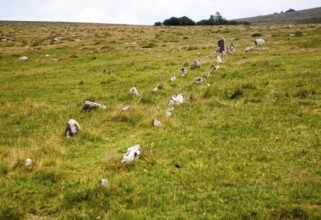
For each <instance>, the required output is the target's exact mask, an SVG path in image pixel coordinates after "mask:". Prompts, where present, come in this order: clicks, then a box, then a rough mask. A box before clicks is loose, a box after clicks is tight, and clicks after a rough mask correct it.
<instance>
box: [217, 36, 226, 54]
mask: <svg viewBox="0 0 321 220" xmlns="http://www.w3.org/2000/svg"><path fill="white" fill-rule="evenodd" d="M217 46H218V47H219V48H220V53H223V52H225V39H224V38H221V39H220V40H219V41H218V42H217Z"/></svg>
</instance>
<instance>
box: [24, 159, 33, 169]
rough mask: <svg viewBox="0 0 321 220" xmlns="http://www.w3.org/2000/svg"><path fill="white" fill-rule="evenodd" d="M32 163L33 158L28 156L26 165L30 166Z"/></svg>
mask: <svg viewBox="0 0 321 220" xmlns="http://www.w3.org/2000/svg"><path fill="white" fill-rule="evenodd" d="M31 164H32V160H31V159H30V158H27V159H26V160H25V166H26V167H28V166H31Z"/></svg>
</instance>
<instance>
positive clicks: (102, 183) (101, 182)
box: [100, 179, 108, 187]
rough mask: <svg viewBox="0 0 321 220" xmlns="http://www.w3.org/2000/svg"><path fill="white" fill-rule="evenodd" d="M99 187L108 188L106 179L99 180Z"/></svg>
mask: <svg viewBox="0 0 321 220" xmlns="http://www.w3.org/2000/svg"><path fill="white" fill-rule="evenodd" d="M100 185H101V186H102V187H108V180H107V179H101V180H100Z"/></svg>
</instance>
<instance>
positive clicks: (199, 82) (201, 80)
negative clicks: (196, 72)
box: [195, 77, 204, 84]
mask: <svg viewBox="0 0 321 220" xmlns="http://www.w3.org/2000/svg"><path fill="white" fill-rule="evenodd" d="M203 81H204V80H203V78H202V77H197V78H196V79H195V83H196V84H201V83H203Z"/></svg>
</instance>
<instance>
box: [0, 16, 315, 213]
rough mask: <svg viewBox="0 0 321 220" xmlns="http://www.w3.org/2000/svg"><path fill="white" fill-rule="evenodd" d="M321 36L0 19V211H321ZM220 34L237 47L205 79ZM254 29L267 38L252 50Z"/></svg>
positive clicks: (302, 28) (262, 29)
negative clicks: (73, 126)
mask: <svg viewBox="0 0 321 220" xmlns="http://www.w3.org/2000/svg"><path fill="white" fill-rule="evenodd" d="M20 31H23V32H20ZM320 31H321V29H320V27H319V25H295V26H293V27H291V28H290V27H289V26H288V25H286V26H282V25H266V26H233V27H232V26H229V27H175V28H174V27H148V26H113V25H98V24H97V25H96V24H62V23H44V24H43V23H21V24H20V23H11V22H9V23H1V26H0V38H1V40H0V46H1V48H2V50H1V54H0V85H1V90H0V146H1V147H0V155H1V161H0V175H1V178H0V186H1V187H0V193H1V205H0V219H38V218H44V219H56V218H58V219H80V218H83V219H99V218H100V219H144V218H147V219H176V218H181V219H200V218H203V219H222V218H224V219H240V218H244V219H280V218H286V219H287V218H293V219H317V218H318V217H319V216H320V215H321V209H320V197H321V192H320V190H319V189H320V188H321V186H320V182H321V179H320V174H321V170H320V167H321V166H320V161H321V158H320V120H319V119H320V116H321V111H320V109H321V103H320V100H321V99H320V94H321V92H320V88H321V81H320V67H321V66H320V63H321V62H320V61H321V60H320V59H321V58H320V55H319V54H320V46H321V45H320V41H319V36H320V33H321V32H320ZM57 36H61V37H63V39H62V40H60V41H59V42H58V41H55V40H54V38H55V37H57ZM221 37H224V38H225V39H226V41H227V44H228V45H229V44H230V43H231V42H232V41H233V42H234V44H235V45H236V52H235V53H234V54H228V55H226V57H228V60H227V61H226V62H224V63H222V64H220V69H219V71H217V72H212V73H211V75H210V77H209V78H207V79H205V81H204V82H203V83H202V84H200V85H196V84H195V83H194V80H195V78H196V77H203V76H204V74H205V73H206V72H208V71H210V70H211V65H212V64H214V63H215V58H216V54H212V52H213V51H215V49H216V46H217V45H216V42H217V40H218V39H220V38H221ZM254 37H260V38H263V39H265V41H266V44H265V45H263V46H261V47H257V50H253V51H250V52H244V48H245V47H247V46H251V45H254V42H253V38H254ZM4 38H6V39H8V40H7V41H6V40H2V39H4ZM75 39H80V41H76V40H75ZM25 46H30V47H28V48H26V47H25ZM46 55H49V56H46ZM21 56H27V57H28V58H29V60H28V61H27V62H19V60H18V59H19V57H21ZM198 59H199V60H201V63H202V64H201V67H200V68H197V69H194V70H189V66H190V64H191V63H192V62H193V61H194V60H198ZM183 66H184V67H186V68H187V69H188V73H187V75H186V76H185V77H181V67H183ZM172 74H174V75H176V77H177V80H176V81H175V82H170V81H169V78H170V76H171V75H172ZM133 86H135V87H136V88H137V89H138V92H139V93H140V96H135V95H130V94H129V93H128V92H129V89H130V88H131V87H133ZM155 87H157V88H158V90H157V91H156V92H153V91H152V90H153V89H154V88H155ZM178 93H183V94H184V96H185V103H183V104H181V105H175V106H174V110H173V111H172V116H171V117H167V116H166V115H165V111H166V109H168V107H169V99H170V97H171V96H172V95H173V94H178ZM85 100H89V101H96V102H98V103H101V104H105V105H106V106H107V109H95V110H92V111H84V110H83V103H84V101H85ZM127 105H130V106H131V109H129V110H127V111H123V112H122V109H123V108H124V107H125V106H127ZM71 118H73V119H75V120H77V121H78V122H79V124H80V126H81V131H80V133H79V134H77V135H75V136H74V137H72V138H68V139H67V138H66V137H65V134H64V132H65V128H66V123H67V122H68V120H69V119H71ZM153 119H158V120H159V121H161V123H162V126H161V127H158V128H156V127H154V126H153V125H152V121H153ZM135 144H140V145H141V148H142V152H141V157H140V159H138V160H135V162H132V163H129V164H121V163H120V161H121V159H122V156H123V155H124V154H125V153H126V151H127V148H129V147H131V146H133V145H135ZM27 158H31V159H32V161H33V163H32V165H31V166H27V167H26V166H25V165H24V162H25V160H26V159H27ZM102 178H107V179H108V181H109V186H108V187H101V186H100V180H101V179H102Z"/></svg>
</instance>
